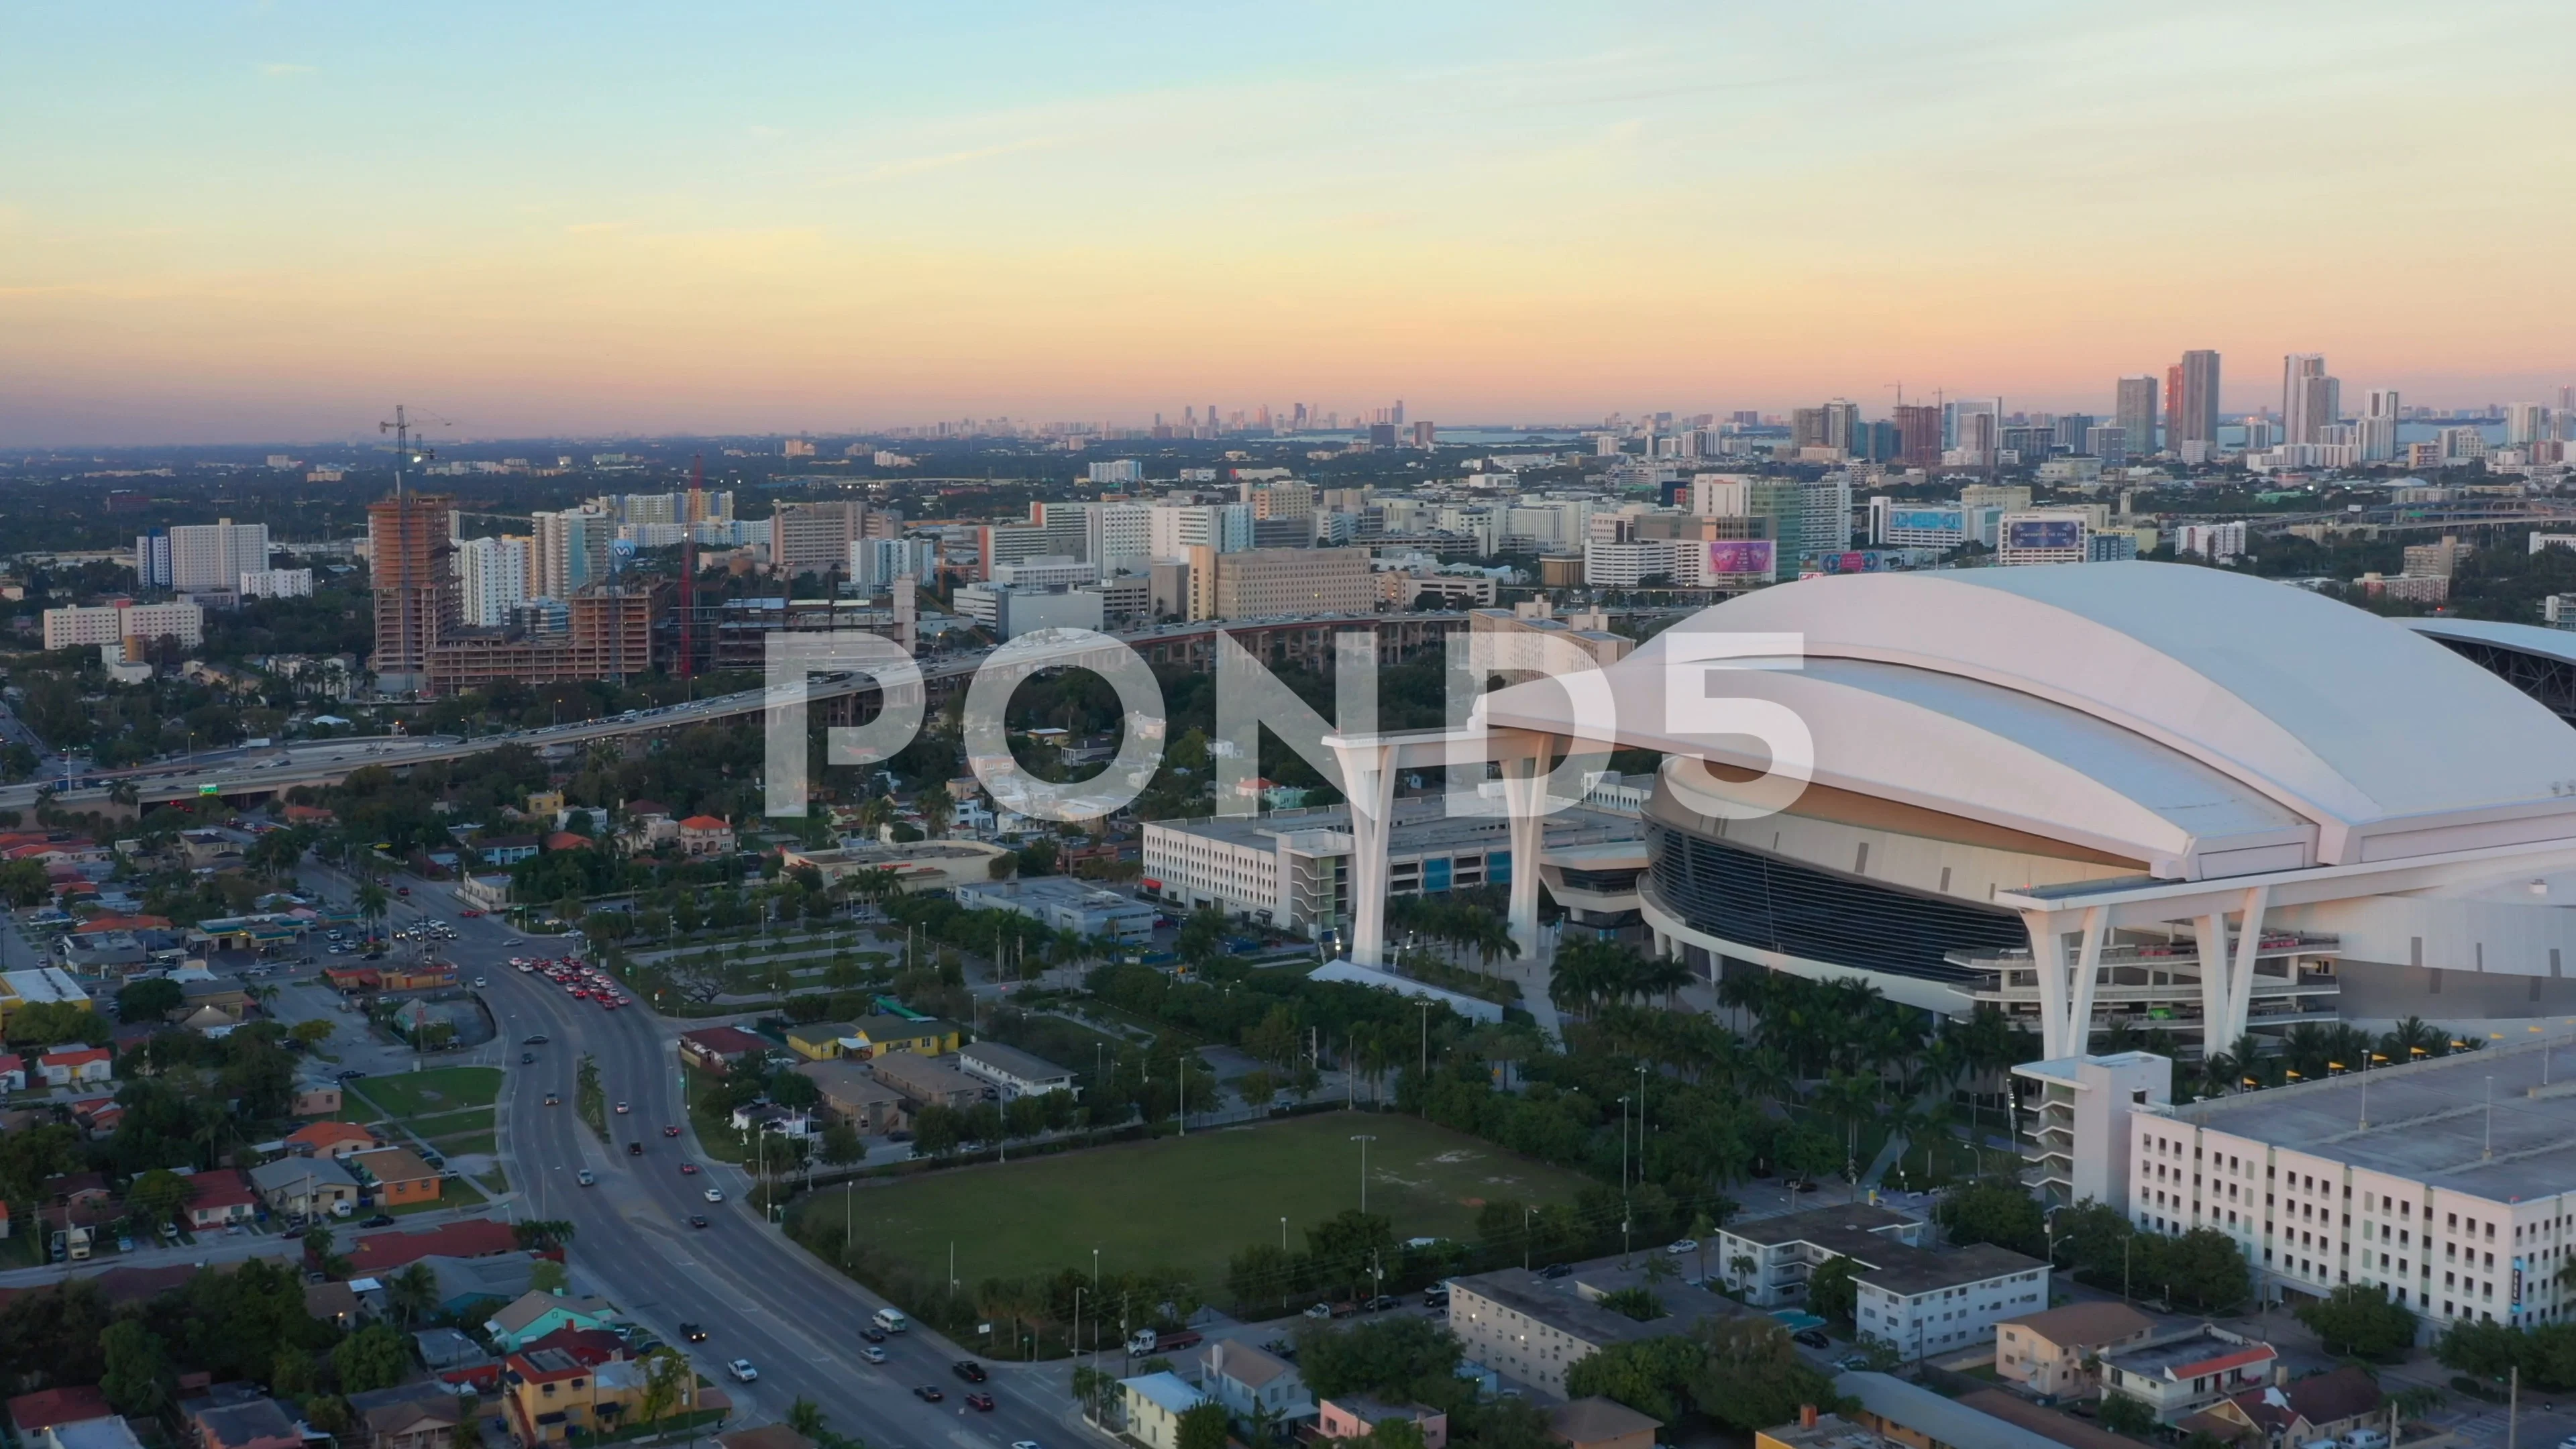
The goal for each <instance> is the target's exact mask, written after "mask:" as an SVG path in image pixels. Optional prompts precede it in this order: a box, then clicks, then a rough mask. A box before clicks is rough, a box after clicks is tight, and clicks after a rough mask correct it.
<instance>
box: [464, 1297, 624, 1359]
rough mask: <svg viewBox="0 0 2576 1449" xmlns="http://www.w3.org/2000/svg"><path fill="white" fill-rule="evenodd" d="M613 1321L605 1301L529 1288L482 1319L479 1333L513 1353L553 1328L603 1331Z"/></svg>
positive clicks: (613, 1312) (610, 1306) (612, 1308)
mask: <svg viewBox="0 0 2576 1449" xmlns="http://www.w3.org/2000/svg"><path fill="white" fill-rule="evenodd" d="M616 1318H617V1308H616V1306H615V1305H614V1304H612V1303H610V1302H609V1301H608V1300H607V1299H605V1298H575V1297H570V1296H566V1295H562V1294H555V1293H541V1292H537V1291H535V1290H534V1289H531V1290H530V1291H528V1292H526V1293H522V1294H520V1295H519V1296H518V1297H517V1298H514V1299H512V1300H510V1302H509V1303H507V1304H505V1305H504V1306H503V1307H502V1308H500V1309H499V1310H498V1311H497V1312H495V1313H494V1314H493V1315H492V1316H491V1317H490V1318H487V1319H485V1320H483V1331H484V1333H485V1334H487V1335H489V1336H490V1338H491V1340H492V1342H493V1343H494V1344H495V1345H496V1346H498V1347H499V1348H501V1349H502V1350H503V1351H505V1352H516V1351H517V1350H518V1349H519V1348H521V1347H522V1346H524V1345H526V1344H528V1343H530V1342H533V1341H534V1340H536V1339H540V1338H543V1337H545V1336H546V1335H547V1334H549V1333H552V1332H554V1331H555V1330H557V1329H560V1328H606V1327H608V1326H609V1325H610V1324H611V1323H613V1322H615V1321H616Z"/></svg>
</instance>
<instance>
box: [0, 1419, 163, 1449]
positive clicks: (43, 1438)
mask: <svg viewBox="0 0 2576 1449" xmlns="http://www.w3.org/2000/svg"><path fill="white" fill-rule="evenodd" d="M20 1443H21V1445H22V1446H23V1449H143V1441H142V1440H141V1439H139V1438H137V1437H136V1436H135V1433H134V1426H133V1425H131V1424H129V1423H127V1422H126V1421H125V1416H124V1415H122V1414H110V1415H108V1416H107V1417H106V1418H103V1419H83V1420H81V1421H79V1422H77V1423H71V1424H56V1425H54V1426H52V1427H51V1428H48V1429H44V1430H42V1431H40V1432H38V1433H36V1434H33V1435H30V1436H29V1437H27V1438H26V1439H23V1440H21V1441H20Z"/></svg>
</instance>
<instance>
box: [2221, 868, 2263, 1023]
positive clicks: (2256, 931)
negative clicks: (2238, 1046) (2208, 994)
mask: <svg viewBox="0 0 2576 1449" xmlns="http://www.w3.org/2000/svg"><path fill="white" fill-rule="evenodd" d="M2271 899H2272V888H2271V887H2270V886H2253V887H2249V888H2248V889H2247V890H2246V892H2245V905H2244V908H2243V915H2242V918H2241V919H2240V921H2239V922H2238V924H2237V927H2236V966H2235V969H2234V970H2233V971H2232V972H2231V973H2230V975H2229V979H2228V983H2227V1022H2226V1026H2227V1040H2228V1041H2230V1042H2233V1041H2235V1040H2236V1039H2237V1038H2238V1037H2240V1036H2243V1035H2244V1034H2245V1023H2246V1022H2247V1021H2248V1020H2250V1019H2251V1018H2252V1015H2253V1010H2254V956H2255V953H2256V952H2258V951H2260V950H2262V949H2263V910H2264V907H2265V906H2267V905H2268V904H2270V902H2271Z"/></svg>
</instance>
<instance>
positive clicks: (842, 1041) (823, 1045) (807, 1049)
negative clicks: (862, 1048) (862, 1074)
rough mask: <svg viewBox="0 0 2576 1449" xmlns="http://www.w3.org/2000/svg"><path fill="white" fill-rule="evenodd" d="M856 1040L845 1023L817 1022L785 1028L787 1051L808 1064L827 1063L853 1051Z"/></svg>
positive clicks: (848, 1025)
mask: <svg viewBox="0 0 2576 1449" xmlns="http://www.w3.org/2000/svg"><path fill="white" fill-rule="evenodd" d="M856 1045H857V1039H856V1038H855V1037H853V1036H852V1035H851V1027H850V1024H849V1023H848V1022H846V1021H817V1022H809V1023H807V1024H806V1025H803V1026H791V1027H789V1028H787V1049H788V1050H789V1051H791V1052H794V1053H796V1055H798V1056H800V1057H803V1058H804V1059H805V1060H807V1061H809V1062H828V1061H830V1060H832V1059H833V1058H834V1057H837V1056H840V1055H841V1054H842V1053H844V1052H847V1051H851V1050H854V1049H855V1047H856Z"/></svg>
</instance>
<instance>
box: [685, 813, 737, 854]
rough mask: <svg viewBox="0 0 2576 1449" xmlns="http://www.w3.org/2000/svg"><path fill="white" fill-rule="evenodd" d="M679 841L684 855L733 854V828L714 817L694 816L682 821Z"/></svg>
mask: <svg viewBox="0 0 2576 1449" xmlns="http://www.w3.org/2000/svg"><path fill="white" fill-rule="evenodd" d="M678 840H679V846H680V853H681V854H682V855H686V856H692V857H696V856H709V855H731V854H733V849H734V838H733V827H732V826H731V825H729V824H727V823H726V822H724V821H722V820H719V819H717V818H716V817H714V816H712V815H692V816H690V817H689V818H688V819H686V820H683V821H681V822H680V829H679V832H678Z"/></svg>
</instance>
